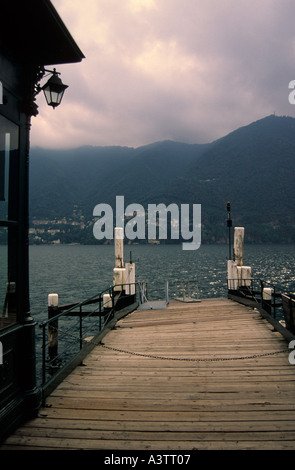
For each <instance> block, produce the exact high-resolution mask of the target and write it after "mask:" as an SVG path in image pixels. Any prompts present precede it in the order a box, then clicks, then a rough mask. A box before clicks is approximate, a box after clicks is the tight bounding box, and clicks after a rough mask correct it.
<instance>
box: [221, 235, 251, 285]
mask: <svg viewBox="0 0 295 470" xmlns="http://www.w3.org/2000/svg"><path fill="white" fill-rule="evenodd" d="M244 233H245V229H244V227H235V229H234V260H228V262H227V278H228V289H229V290H238V288H239V287H242V286H243V287H246V286H247V287H250V286H251V267H250V266H244V265H243V252H244Z"/></svg>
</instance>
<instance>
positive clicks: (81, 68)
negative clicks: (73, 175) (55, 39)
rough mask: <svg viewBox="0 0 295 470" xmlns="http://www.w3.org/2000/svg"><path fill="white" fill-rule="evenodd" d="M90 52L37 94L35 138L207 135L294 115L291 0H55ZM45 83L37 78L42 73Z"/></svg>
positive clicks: (294, 6) (91, 141) (66, 143)
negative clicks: (49, 92) (55, 103)
mask: <svg viewBox="0 0 295 470" xmlns="http://www.w3.org/2000/svg"><path fill="white" fill-rule="evenodd" d="M52 3H53V5H54V6H55V8H56V9H57V11H58V13H59V15H60V16H61V18H62V20H63V22H64V23H65V25H66V26H67V28H68V29H69V31H70V33H71V35H72V36H73V38H74V39H75V41H76V42H77V44H78V46H79V47H80V49H81V50H82V52H83V53H84V55H85V56H86V58H85V59H84V60H83V61H82V62H81V63H77V64H68V65H62V66H58V67H57V69H58V71H60V72H62V76H61V78H62V80H63V82H64V83H66V84H67V85H69V88H68V89H67V90H66V93H65V95H64V99H63V102H62V104H61V106H60V107H59V108H56V109H55V110H52V108H49V107H48V106H47V105H46V104H45V100H44V98H43V96H41V94H40V95H39V96H38V99H37V104H38V105H39V115H38V116H37V117H36V118H35V117H34V118H32V131H31V145H32V146H36V145H38V146H42V147H47V148H65V147H76V146H80V145H98V146H100V145H103V146H107V145H123V146H130V147H138V146H141V145H145V144H149V143H152V142H156V141H160V140H165V139H171V140H176V141H181V142H188V143H204V142H212V141H213V140H215V139H217V138H219V137H222V136H224V135H226V134H227V133H229V132H231V131H232V130H234V129H237V128H238V127H241V126H243V125H247V124H249V123H251V122H253V121H256V120H257V119H261V118H263V117H265V116H267V115H269V114H273V113H275V114H277V115H289V116H294V115H295V105H292V104H290V103H289V100H288V97H289V93H290V91H291V90H289V88H288V85H289V82H290V81H291V80H295V24H294V17H295V3H294V0H83V1H82V0H52ZM42 84H43V82H42Z"/></svg>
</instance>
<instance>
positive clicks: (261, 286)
mask: <svg viewBox="0 0 295 470" xmlns="http://www.w3.org/2000/svg"><path fill="white" fill-rule="evenodd" d="M228 294H229V296H230V297H232V298H236V299H238V300H239V301H241V302H242V303H245V304H247V305H250V306H252V307H257V308H259V309H261V310H263V311H264V312H266V313H267V314H269V315H270V317H271V318H273V319H274V321H276V322H279V323H280V324H281V325H282V326H286V327H287V329H288V330H290V331H291V332H293V331H295V322H293V323H292V318H293V317H292V315H291V322H290V321H289V317H290V314H289V309H290V308H292V305H293V301H295V295H294V294H293V293H290V292H289V290H288V289H287V288H285V287H284V286H278V285H275V284H273V283H271V282H269V281H265V280H262V279H260V278H257V279H255V278H249V279H243V280H241V279H229V280H228ZM285 298H287V299H289V300H290V302H289V303H287V302H286V301H285ZM289 305H290V306H289ZM294 318H295V317H294Z"/></svg>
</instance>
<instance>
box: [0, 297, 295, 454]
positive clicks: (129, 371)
mask: <svg viewBox="0 0 295 470" xmlns="http://www.w3.org/2000/svg"><path fill="white" fill-rule="evenodd" d="M103 341H104V343H105V345H104V346H105V347H104V346H102V345H98V346H97V347H96V348H95V349H94V350H93V351H92V352H91V353H90V354H89V356H88V357H87V358H86V359H85V361H84V364H85V366H84V367H77V368H76V369H75V370H74V371H73V372H72V373H71V374H70V375H69V376H68V377H67V378H66V379H65V380H64V382H63V383H61V384H60V385H59V387H57V388H56V390H54V391H53V392H52V394H51V395H50V397H48V399H47V404H48V405H49V406H50V407H49V408H44V409H41V410H40V413H39V417H38V418H36V419H35V420H32V421H30V422H28V423H25V424H24V426H22V427H21V428H19V429H18V430H17V431H16V432H15V433H14V434H13V435H11V436H10V437H9V438H8V439H7V440H6V442H5V443H4V444H3V445H2V446H0V449H3V450H5V449H118V450H120V449H122V450H123V449H124V450H126V449H129V450H142V449H145V450H147V449H150V450H157V449H159V450H174V451H177V450H185V449H188V450H189V449H209V450H210V449H216V450H218V449H220V450H221V449H224V450H231V449H236V450H237V449H242V450H246V449H253V450H254V449H260V450H264V449H265V450H267V449H292V450H294V449H295V370H294V366H292V365H290V364H289V362H288V344H287V342H286V340H285V339H284V338H283V337H282V336H281V335H280V334H279V333H277V332H274V331H273V327H272V325H270V324H268V323H267V322H266V320H265V319H263V318H262V317H261V315H260V314H259V312H258V311H255V310H252V309H250V308H248V307H245V306H243V305H241V304H237V303H235V302H233V301H231V300H228V299H204V300H202V302H199V303H187V304H185V303H181V302H172V303H171V304H170V305H169V307H168V308H167V309H165V310H161V311H136V312H133V313H132V314H129V315H128V316H127V317H125V318H122V319H121V320H120V321H119V322H118V323H117V325H116V327H115V328H114V329H113V330H112V331H110V332H109V333H108V335H107V336H105V338H104V340H103ZM107 348H115V349H107ZM274 352H275V354H273V353H274ZM269 353H271V354H269ZM268 354H269V355H268Z"/></svg>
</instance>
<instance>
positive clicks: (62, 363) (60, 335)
mask: <svg viewBox="0 0 295 470" xmlns="http://www.w3.org/2000/svg"><path fill="white" fill-rule="evenodd" d="M143 289H144V287H143V286H142V283H140V282H136V283H129V284H124V285H123V284H122V285H113V286H111V287H109V288H107V289H105V290H104V291H101V292H99V293H98V294H96V295H94V296H92V297H91V298H88V299H86V300H84V301H82V302H79V303H73V304H68V305H63V306H57V307H49V308H48V319H47V320H45V321H43V322H42V323H41V324H40V325H39V326H40V328H41V331H42V341H41V342H42V346H41V347H42V379H41V380H42V383H41V388H42V391H43V398H44V399H45V397H46V396H47V395H48V394H49V393H50V391H51V390H52V389H53V388H55V387H56V385H57V383H59V382H60V381H61V380H62V379H63V377H64V376H66V375H67V374H68V373H69V372H70V370H71V368H74V367H75V366H76V365H77V364H79V363H80V364H81V363H82V361H83V357H84V356H85V355H86V354H87V353H88V352H89V350H91V349H92V348H93V347H94V346H95V344H97V342H99V341H100V339H101V338H102V337H103V336H104V334H106V331H107V330H108V329H109V328H111V327H112V323H113V322H114V321H116V320H117V319H118V318H121V317H122V316H124V315H126V314H127V313H129V312H130V311H132V310H134V309H135V308H136V307H137V306H138V304H139V303H140V302H141V295H142V292H143ZM126 292H128V293H126ZM131 292H132V293H131Z"/></svg>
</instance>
